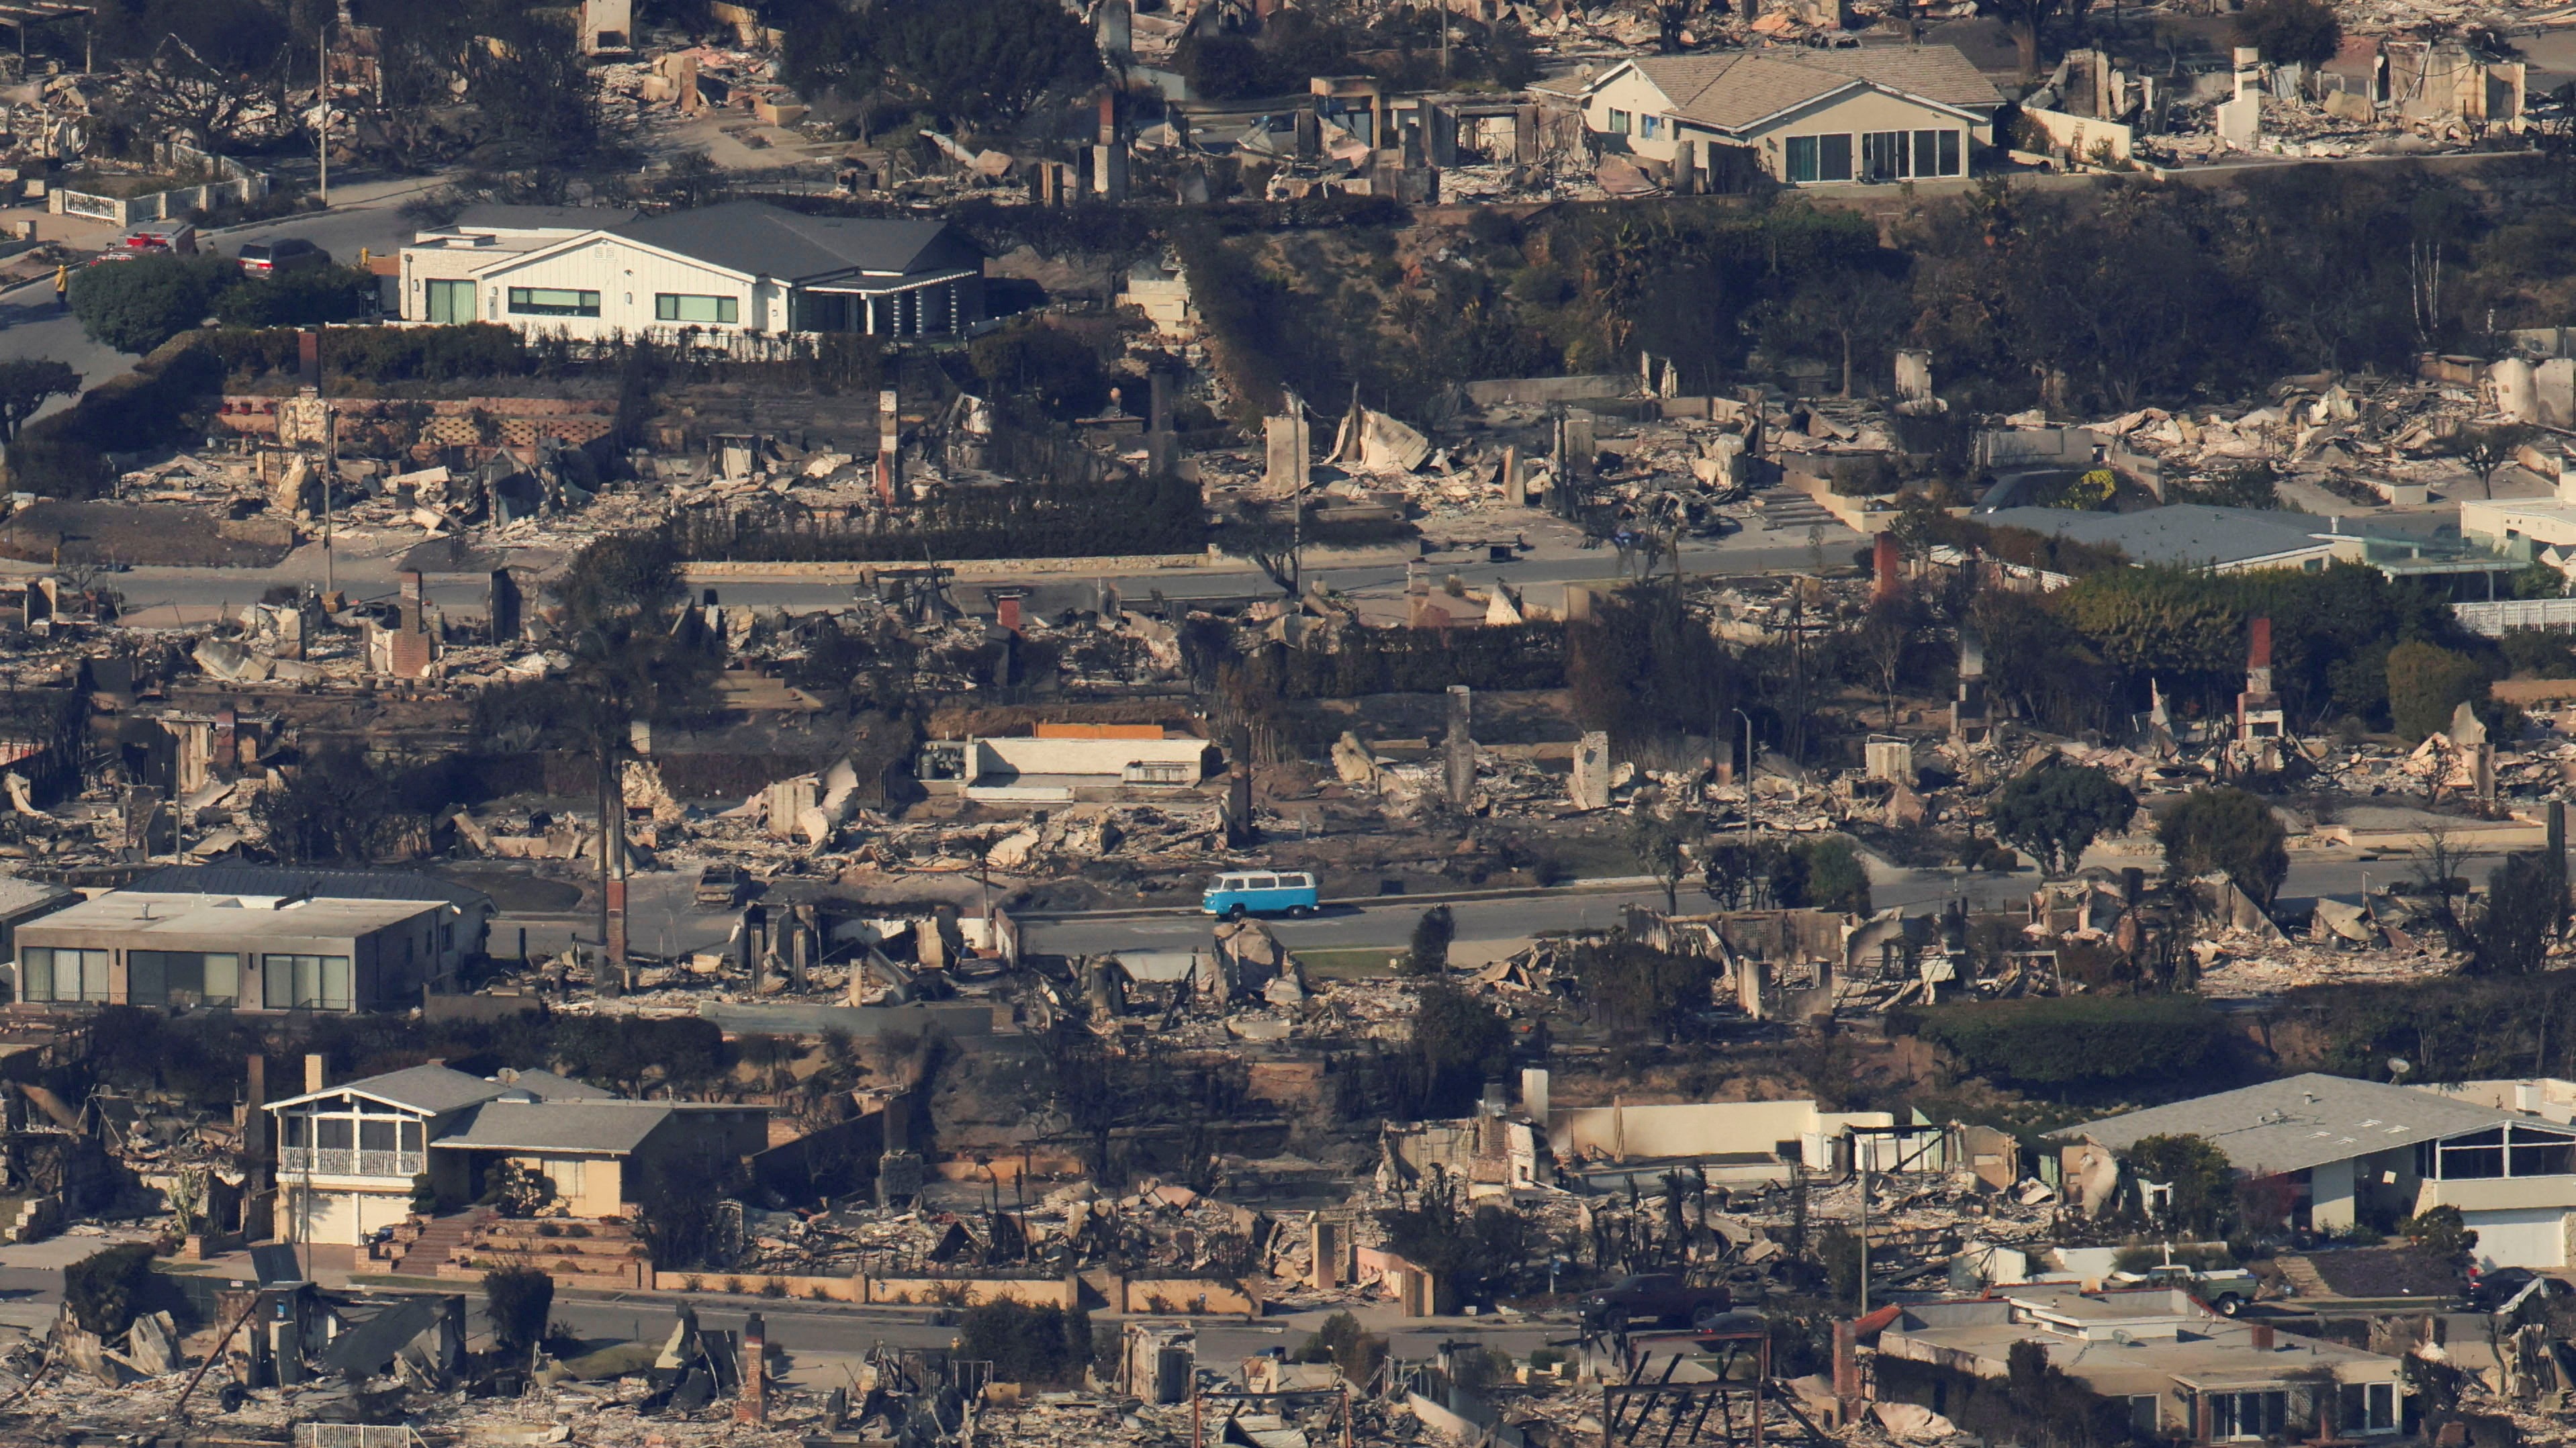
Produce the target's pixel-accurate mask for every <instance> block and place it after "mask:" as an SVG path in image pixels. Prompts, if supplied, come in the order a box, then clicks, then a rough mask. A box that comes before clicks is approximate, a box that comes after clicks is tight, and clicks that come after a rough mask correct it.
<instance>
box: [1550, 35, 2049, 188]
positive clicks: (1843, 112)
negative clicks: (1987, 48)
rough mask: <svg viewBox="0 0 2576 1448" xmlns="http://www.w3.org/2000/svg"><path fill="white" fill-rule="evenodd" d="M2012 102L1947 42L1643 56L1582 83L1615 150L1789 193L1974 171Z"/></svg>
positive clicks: (1591, 124) (1590, 119)
mask: <svg viewBox="0 0 2576 1448" xmlns="http://www.w3.org/2000/svg"><path fill="white" fill-rule="evenodd" d="M2003 100H2004V98H2003V93H2002V92H2000V91H1998V90H1996V89H1995V86H1994V82H1992V81H1990V80H1988V79H1986V77H1985V75H1984V74H1983V73H1982V72H1980V71H1979V70H1978V69H1977V68H1976V66H1974V65H1973V64H1971V63H1969V61H1968V58H1967V57H1966V56H1964V55H1961V54H1960V53H1959V52H1958V50H1957V49H1956V48H1954V47H1951V46H1947V45H1886V46H1862V47H1859V48H1855V49H1845V50H1818V49H1808V48H1804V47H1791V46H1773V47H1764V48H1760V49H1753V50H1736V51H1721V52H1716V53H1711V54H1703V55H1665V56H1647V57H1642V58H1640V59H1636V60H1629V61H1622V62H1621V63H1619V64H1617V65H1614V66H1612V67H1610V68H1609V69H1608V70H1605V71H1603V72H1602V73H1601V74H1600V75H1598V76H1595V77H1594V78H1593V79H1592V80H1591V81H1590V82H1588V83H1587V84H1586V85H1585V86H1584V88H1583V116H1584V124H1585V126H1586V128H1587V129H1589V130H1590V131H1591V132H1592V134H1593V136H1594V137H1596V138H1597V139H1598V140H1599V141H1600V142H1601V144H1602V146H1603V147H1604V149H1606V150H1610V151H1615V152H1624V153H1626V154H1628V155H1630V156H1633V157H1638V158H1641V159H1643V160H1647V161H1651V162H1655V163H1659V164H1660V166H1662V167H1664V168H1666V169H1667V174H1672V173H1674V172H1677V171H1680V170H1684V169H1693V170H1705V171H1707V172H1709V174H1710V175H1711V176H1712V177H1714V176H1716V175H1718V174H1720V173H1721V172H1723V171H1724V170H1725V169H1727V168H1729V167H1730V166H1742V165H1745V164H1750V165H1751V166H1753V167H1754V168H1756V169H1758V170H1760V171H1761V172H1762V173H1763V174H1764V175H1766V176H1769V177H1771V178H1772V179H1774V180H1776V181H1784V182H1788V183H1790V184H1792V185H1802V186H1803V185H1811V184H1823V183H1828V182H1838V181H1904V180H1912V179H1918V178H1921V179H1931V178H1937V177H1943V176H1965V175H1967V174H1968V172H1969V169H1970V160H1971V154H1972V151H1973V149H1974V148H1975V147H1977V146H1988V145H1992V144H1993V142H1994V115H1995V112H1996V110H1997V109H1999V108H2000V107H2001V106H2002V105H2003Z"/></svg>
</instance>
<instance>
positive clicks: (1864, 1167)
mask: <svg viewBox="0 0 2576 1448" xmlns="http://www.w3.org/2000/svg"><path fill="white" fill-rule="evenodd" d="M1870 1140H1871V1138H1869V1137H1865V1136H1855V1137H1853V1138H1852V1145H1853V1147H1854V1148H1860V1147H1863V1146H1865V1145H1866V1144H1867V1143H1868V1142H1869V1141H1870ZM1860 1315H1861V1316H1863V1317H1867V1316H1869V1158H1868V1156H1867V1155H1866V1154H1864V1155H1863V1156H1862V1157H1861V1161H1860Z"/></svg>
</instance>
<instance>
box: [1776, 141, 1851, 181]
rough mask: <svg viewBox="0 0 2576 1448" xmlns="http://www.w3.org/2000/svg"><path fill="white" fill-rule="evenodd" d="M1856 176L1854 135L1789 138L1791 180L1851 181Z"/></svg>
mask: <svg viewBox="0 0 2576 1448" xmlns="http://www.w3.org/2000/svg"><path fill="white" fill-rule="evenodd" d="M1851 178H1852V138H1851V137H1850V136H1848V135H1841V136H1791V137H1790V138H1789V179H1790V180H1791V181H1792V182H1798V181H1849V180H1850V179H1851Z"/></svg>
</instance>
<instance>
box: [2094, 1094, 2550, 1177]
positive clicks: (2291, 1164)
mask: <svg viewBox="0 0 2576 1448" xmlns="http://www.w3.org/2000/svg"><path fill="white" fill-rule="evenodd" d="M2535 1119H2536V1118H2533V1117H2529V1116H2524V1115H2522V1114H2520V1113H2518V1112H2512V1111H2499V1110H2496V1109H2494V1108H2492V1107H2486V1106H2478V1105H2473V1104H2471V1103H2469V1102H2466V1101H2458V1100H2453V1099H2451V1098H2449V1097H2444V1096H2437V1095H2435V1094H2433V1093H2432V1092H2429V1091H2419V1090H2417V1089H2415V1088H2414V1087H2412V1086H2390V1085H2387V1084H2385V1083H2383V1082H2378V1081H2359V1080H2355V1079H2353V1078H2352V1077H2349V1076H2328V1075H2325V1074H2323V1073H2322V1072H2316V1071H2311V1072H2308V1073H2306V1074H2305V1075H2299V1076H2291V1077H2287V1078H2285V1079H2283V1080H2279V1081H2266V1082H2264V1083H2262V1084H2261V1085H2258V1086H2246V1087H2243V1088H2240V1089H2238V1090H2235V1091H2221V1092H2219V1093H2218V1094H2216V1095H2214V1096H2200V1097H2195V1098H2193V1099H2192V1100H2189V1101H2177V1102H2174V1103H2173V1104H2172V1105H2170V1106H2155V1107H2150V1108H2148V1109H2147V1110H2145V1111H2131V1112H2127V1113H2125V1114H2123V1115H2119V1116H2106V1117H2104V1118H2102V1119H2101V1120H2099V1121H2087V1122H2084V1123H2082V1124H2081V1125H2077V1126H2070V1127H2067V1128H2065V1129H2064V1130H2062V1131H2055V1132H2051V1133H2050V1135H2051V1136H2052V1137H2054V1138H2055V1139H2057V1140H2060V1141H2075V1140H2079V1139H2080V1140H2085V1141H2093V1142H2098V1143H2100V1144H2101V1145H2103V1146H2107V1147H2109V1148H2111V1149H2112V1150H2113V1151H2126V1150H2128V1149H2129V1148H2130V1147H2132V1146H2134V1145H2136V1144H2137V1143H2138V1142H2140V1141H2143V1140H2145V1139H2146V1138H2148V1137H2150V1136H2198V1137H2205V1138H2207V1139H2208V1141H2209V1142H2210V1144H2211V1145H2213V1146H2216V1147H2217V1148H2218V1149H2219V1150H2220V1151H2222V1152H2224V1153H2226V1156H2227V1162H2228V1165H2230V1166H2233V1167H2235V1168H2236V1169H2237V1170H2239V1171H2244V1172H2252V1173H2274V1172H2291V1171H2304V1170H2307V1169H2309V1168H2311V1167H2320V1166H2325V1165H2328V1164H2330V1163H2333V1162H2338V1161H2346V1160H2349V1159H2351V1158H2353V1157H2357V1156H2370V1155H2373V1154H2375V1153H2378V1152H2383V1151H2388V1150H2391V1149H2393V1148H2396V1147H2401V1146H2411V1145H2413V1144H2414V1143H2416V1142H2419V1141H2438V1140H2440V1139H2442V1138H2443V1137H2446V1136H2457V1135H2459V1134H2461V1133H2462V1132H2468V1131H2483V1130H2485V1129H2486V1128H2488V1127H2490V1126H2496V1125H2499V1124H2501V1123H2504V1122H2508V1121H2533V1120H2535Z"/></svg>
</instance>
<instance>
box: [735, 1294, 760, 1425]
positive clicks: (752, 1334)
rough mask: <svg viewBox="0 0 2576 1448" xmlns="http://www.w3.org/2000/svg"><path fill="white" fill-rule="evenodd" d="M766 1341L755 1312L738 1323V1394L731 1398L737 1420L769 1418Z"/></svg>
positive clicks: (751, 1420) (756, 1421) (750, 1420)
mask: <svg viewBox="0 0 2576 1448" xmlns="http://www.w3.org/2000/svg"><path fill="white" fill-rule="evenodd" d="M768 1370H769V1342H768V1334H767V1332H766V1330H765V1329H763V1327H762V1326H761V1321H760V1314H759V1313H757V1312H755V1313H753V1314H752V1315H751V1316H750V1317H748V1318H746V1319H744V1321H743V1324H742V1396H741V1397H738V1398H736V1399H734V1400H733V1420H734V1421H735V1422H737V1423H764V1422H767V1421H768V1420H769V1380H768Z"/></svg>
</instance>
